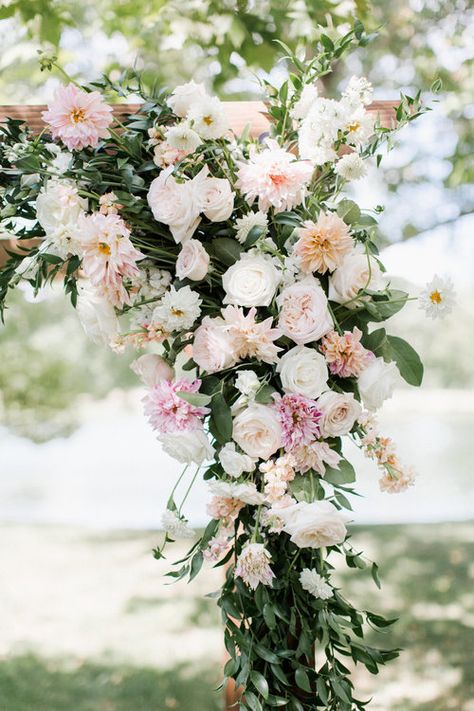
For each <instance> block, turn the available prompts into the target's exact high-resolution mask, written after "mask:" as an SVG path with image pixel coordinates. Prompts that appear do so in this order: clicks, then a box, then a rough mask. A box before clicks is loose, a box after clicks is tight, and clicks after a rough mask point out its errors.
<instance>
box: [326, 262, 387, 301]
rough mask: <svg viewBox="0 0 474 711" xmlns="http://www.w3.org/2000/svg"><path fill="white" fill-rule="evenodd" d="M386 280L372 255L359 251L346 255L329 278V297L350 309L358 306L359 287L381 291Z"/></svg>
mask: <svg viewBox="0 0 474 711" xmlns="http://www.w3.org/2000/svg"><path fill="white" fill-rule="evenodd" d="M385 286H386V280H385V278H384V276H383V272H382V270H381V269H380V267H379V264H378V262H377V260H376V259H374V257H372V256H369V255H366V254H363V253H361V252H355V251H354V252H351V253H350V254H348V255H346V256H345V257H344V259H343V261H342V263H341V265H340V266H339V267H338V268H337V269H336V271H335V272H334V273H333V274H332V276H331V278H330V279H329V298H330V299H331V301H335V302H336V303H338V304H345V305H346V306H347V307H348V308H350V309H355V308H357V307H358V306H360V300H359V299H357V298H356V297H357V294H358V293H359V291H360V290H361V289H370V290H371V291H382V290H383V289H384V288H385Z"/></svg>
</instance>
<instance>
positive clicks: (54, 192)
mask: <svg viewBox="0 0 474 711" xmlns="http://www.w3.org/2000/svg"><path fill="white" fill-rule="evenodd" d="M85 210H87V200H86V199H85V198H83V197H80V195H79V194H78V188H77V186H76V185H75V184H74V183H73V182H72V181H71V180H48V182H47V184H46V187H45V188H43V190H42V191H41V192H40V194H39V195H38V197H37V198H36V217H37V219H38V222H39V223H40V225H41V227H42V228H43V229H44V231H45V232H46V234H48V233H50V232H54V231H55V230H57V229H59V228H61V227H64V226H65V225H71V224H76V223H77V219H78V217H79V215H82V214H83V213H84V212H85Z"/></svg>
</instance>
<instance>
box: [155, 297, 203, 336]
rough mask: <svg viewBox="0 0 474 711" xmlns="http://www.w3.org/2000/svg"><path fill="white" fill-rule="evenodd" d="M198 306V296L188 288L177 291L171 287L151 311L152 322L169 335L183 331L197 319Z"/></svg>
mask: <svg viewBox="0 0 474 711" xmlns="http://www.w3.org/2000/svg"><path fill="white" fill-rule="evenodd" d="M200 304H201V299H200V298H199V294H198V293H197V292H196V291H193V290H192V289H191V288H190V287H189V286H183V287H182V288H181V289H178V290H176V289H175V288H174V286H172V287H171V288H170V290H169V291H167V292H166V294H165V295H164V296H163V298H162V300H161V302H160V303H159V304H158V306H157V307H156V309H155V310H154V311H153V321H154V322H155V323H157V324H159V325H160V326H161V327H162V328H163V330H164V331H168V332H169V333H172V332H173V331H184V330H186V329H188V328H191V326H192V325H193V324H194V322H195V321H196V319H197V318H198V317H199V315H200V313H201V308H200Z"/></svg>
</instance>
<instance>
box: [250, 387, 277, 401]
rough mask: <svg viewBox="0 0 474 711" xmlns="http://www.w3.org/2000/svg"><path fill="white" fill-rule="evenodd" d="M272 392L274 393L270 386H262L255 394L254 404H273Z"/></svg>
mask: <svg viewBox="0 0 474 711" xmlns="http://www.w3.org/2000/svg"><path fill="white" fill-rule="evenodd" d="M274 392H276V391H275V388H274V387H273V386H272V385H262V387H261V388H260V390H258V392H257V394H256V395H255V402H258V403H260V404H261V405H268V404H269V403H271V402H273V393H274Z"/></svg>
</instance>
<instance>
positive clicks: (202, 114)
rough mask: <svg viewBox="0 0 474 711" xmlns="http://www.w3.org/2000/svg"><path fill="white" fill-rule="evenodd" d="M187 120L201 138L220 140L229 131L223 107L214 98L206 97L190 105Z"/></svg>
mask: <svg viewBox="0 0 474 711" xmlns="http://www.w3.org/2000/svg"><path fill="white" fill-rule="evenodd" d="M188 119H189V121H190V123H191V125H192V127H193V129H194V130H195V131H197V133H198V134H199V135H200V136H201V138H207V139H213V138H222V136H223V135H224V134H225V133H226V131H228V130H229V122H228V120H227V116H226V113H225V110H224V106H223V104H222V102H221V101H219V99H218V98H217V97H216V96H206V97H204V98H203V99H201V100H200V101H198V102H197V103H195V104H192V105H191V107H190V109H189V112H188Z"/></svg>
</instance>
